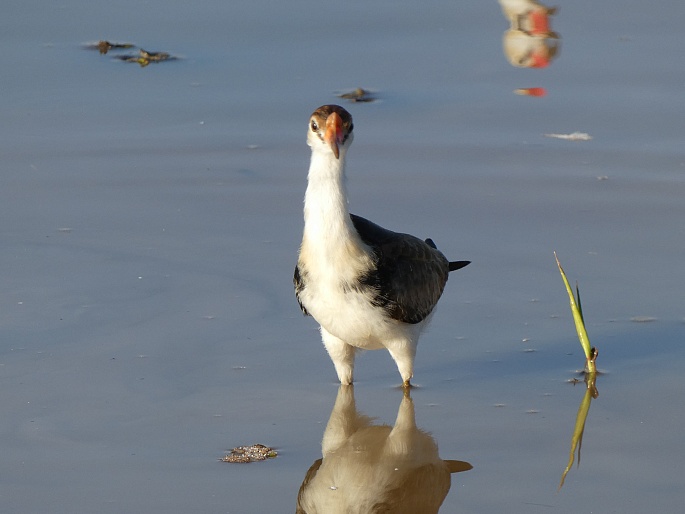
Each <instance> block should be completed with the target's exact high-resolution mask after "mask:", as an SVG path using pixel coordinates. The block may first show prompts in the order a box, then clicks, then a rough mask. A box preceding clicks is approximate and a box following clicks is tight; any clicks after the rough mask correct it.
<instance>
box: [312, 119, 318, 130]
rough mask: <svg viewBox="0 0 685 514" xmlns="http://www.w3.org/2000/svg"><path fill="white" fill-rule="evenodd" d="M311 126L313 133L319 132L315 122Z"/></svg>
mask: <svg viewBox="0 0 685 514" xmlns="http://www.w3.org/2000/svg"><path fill="white" fill-rule="evenodd" d="M310 126H311V127H312V132H316V131H317V130H319V125H318V124H317V123H316V121H314V120H312V123H311V125H310Z"/></svg>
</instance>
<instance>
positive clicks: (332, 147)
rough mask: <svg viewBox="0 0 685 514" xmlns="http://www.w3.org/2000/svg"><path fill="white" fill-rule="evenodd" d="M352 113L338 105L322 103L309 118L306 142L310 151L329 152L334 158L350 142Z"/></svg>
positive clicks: (352, 125)
mask: <svg viewBox="0 0 685 514" xmlns="http://www.w3.org/2000/svg"><path fill="white" fill-rule="evenodd" d="M353 128H354V124H353V123H352V115H350V113H349V112H347V111H346V110H345V109H343V108H342V107H340V106H339V105H322V106H321V107H319V108H318V109H317V110H315V111H314V112H313V113H312V116H311V118H309V131H308V133H307V144H308V145H309V146H310V147H311V148H312V151H316V150H319V151H321V150H323V151H326V152H331V153H332V154H333V155H334V156H335V158H336V159H340V153H341V152H344V151H346V150H347V148H349V146H350V145H351V144H352V139H354V134H353V133H352V129H353Z"/></svg>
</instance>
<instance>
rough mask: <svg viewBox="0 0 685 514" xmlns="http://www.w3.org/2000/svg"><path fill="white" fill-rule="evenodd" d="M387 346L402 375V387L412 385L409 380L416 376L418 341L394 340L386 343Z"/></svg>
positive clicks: (406, 387)
mask: <svg viewBox="0 0 685 514" xmlns="http://www.w3.org/2000/svg"><path fill="white" fill-rule="evenodd" d="M386 348H387V349H388V351H389V352H390V355H391V356H392V358H393V359H394V360H395V364H397V369H398V370H399V372H400V375H401V376H402V387H404V388H405V389H408V388H410V387H411V384H410V383H409V380H410V379H411V377H413V376H414V357H415V356H416V343H415V342H413V341H393V342H392V343H391V344H386Z"/></svg>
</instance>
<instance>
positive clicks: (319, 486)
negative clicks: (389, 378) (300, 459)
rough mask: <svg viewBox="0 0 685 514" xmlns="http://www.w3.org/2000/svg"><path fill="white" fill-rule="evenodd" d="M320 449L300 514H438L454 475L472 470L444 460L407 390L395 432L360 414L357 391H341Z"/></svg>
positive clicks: (303, 493) (302, 494)
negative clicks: (418, 421)
mask: <svg viewBox="0 0 685 514" xmlns="http://www.w3.org/2000/svg"><path fill="white" fill-rule="evenodd" d="M321 447H322V454H323V458H322V459H318V460H317V461H315V462H314V464H312V466H311V467H310V468H309V470H308V471H307V475H306V476H305V479H304V482H303V483H302V486H301V487H300V491H299V494H298V496H297V510H296V512H297V514H314V513H326V514H336V513H341V514H342V513H345V514H353V513H369V514H371V513H374V514H376V513H396V514H402V513H407V514H409V513H411V514H429V513H437V512H438V509H439V508H440V506H441V505H442V502H443V501H444V500H445V498H446V497H447V493H448V492H449V490H450V485H451V474H452V473H458V472H460V471H468V470H469V469H471V468H472V466H471V464H469V463H468V462H463V461H458V460H442V459H441V458H440V456H439V455H438V446H437V443H436V442H435V440H434V439H433V438H432V437H431V436H430V435H429V434H427V433H426V432H424V431H422V430H420V429H419V428H418V427H417V426H416V419H415V414H414V404H413V402H412V399H411V397H410V396H409V390H405V394H404V397H403V399H402V402H401V403H400V407H399V411H398V413H397V419H396V421H395V425H394V426H393V427H391V426H388V425H374V424H373V422H372V418H370V417H368V416H365V415H363V414H360V413H359V412H357V408H356V405H355V399H354V386H352V385H342V386H340V389H339V390H338V396H337V398H336V400H335V406H334V407H333V412H331V417H330V419H329V420H328V425H326V430H325V432H324V435H323V441H322V442H321Z"/></svg>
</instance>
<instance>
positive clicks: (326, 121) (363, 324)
mask: <svg viewBox="0 0 685 514" xmlns="http://www.w3.org/2000/svg"><path fill="white" fill-rule="evenodd" d="M353 129H354V124H353V122H352V116H351V115H350V113H349V112H347V111H346V110H345V109H344V108H342V107H340V106H339V105H323V106H321V107H319V108H318V109H316V110H315V111H314V112H313V114H312V115H311V117H310V119H309V126H308V129H307V144H308V145H309V147H310V148H311V161H310V165H309V172H308V175H307V189H306V192H305V197H304V231H303V235H302V243H301V245H300V249H299V256H298V259H297V265H296V267H295V274H294V277H293V283H294V287H295V295H296V297H297V301H298V303H299V305H300V308H301V309H302V312H303V313H304V314H305V315H311V316H312V317H313V318H314V319H315V320H316V321H317V322H318V323H319V325H320V327H321V338H322V341H323V344H324V346H325V348H326V350H327V351H328V354H329V356H330V358H331V360H332V361H333V365H334V366H335V370H336V373H337V375H338V379H339V381H340V383H341V384H343V385H348V384H352V382H353V375H354V359H355V354H356V352H357V351H358V350H360V349H361V350H381V349H386V350H388V351H389V352H390V355H391V356H392V358H393V359H394V361H395V363H396V365H397V369H398V371H399V373H400V375H401V377H402V385H403V387H404V388H405V389H408V388H410V387H411V382H410V379H411V378H412V377H413V375H414V358H415V356H416V347H417V343H418V340H419V335H420V333H421V331H422V329H423V328H424V327H425V326H426V324H427V323H428V321H429V320H430V317H431V314H432V313H433V309H434V307H435V305H436V304H437V302H438V300H439V299H440V296H441V295H442V292H443V289H444V287H445V284H446V282H447V277H448V274H449V272H450V271H454V270H458V269H460V268H463V267H464V266H466V265H468V264H470V261H453V262H450V261H448V260H447V258H446V257H445V256H444V255H443V254H442V253H441V252H440V251H439V250H438V249H437V247H436V245H435V243H434V242H433V241H432V240H431V239H426V240H425V241H424V240H421V239H419V238H417V237H414V236H412V235H409V234H403V233H399V232H393V231H391V230H388V229H386V228H383V227H381V226H379V225H376V224H375V223H373V222H371V221H369V220H367V219H365V218H362V217H361V216H357V215H355V214H351V213H350V212H349V207H348V198H347V189H346V178H345V165H346V157H347V151H348V150H349V148H350V145H351V144H352V141H353V139H354V132H353Z"/></svg>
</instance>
